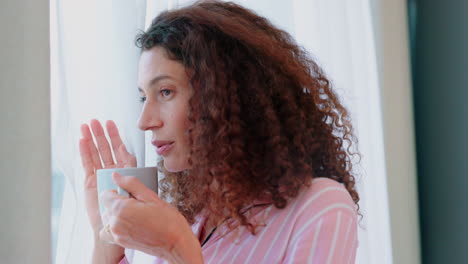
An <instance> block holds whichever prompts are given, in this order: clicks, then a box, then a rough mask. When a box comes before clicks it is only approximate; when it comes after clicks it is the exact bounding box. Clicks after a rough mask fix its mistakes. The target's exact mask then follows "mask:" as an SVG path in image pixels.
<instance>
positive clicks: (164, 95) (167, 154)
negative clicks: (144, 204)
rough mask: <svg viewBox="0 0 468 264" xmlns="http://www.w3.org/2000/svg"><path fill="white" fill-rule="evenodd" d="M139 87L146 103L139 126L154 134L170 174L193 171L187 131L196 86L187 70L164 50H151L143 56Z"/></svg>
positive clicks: (153, 137)
mask: <svg viewBox="0 0 468 264" xmlns="http://www.w3.org/2000/svg"><path fill="white" fill-rule="evenodd" d="M138 85H139V89H138V90H139V91H140V95H141V97H142V100H144V103H143V110H142V112H141V115H140V119H139V120H138V127H139V128H140V129H141V130H143V131H146V130H149V131H151V132H152V134H153V135H152V143H153V145H154V146H155V148H156V152H157V153H158V154H159V155H160V156H162V158H163V159H164V167H165V168H166V169H167V170H168V171H171V172H178V171H183V170H186V169H189V165H188V156H189V151H190V149H189V144H188V136H187V134H186V131H187V129H188V127H189V124H190V123H189V120H188V118H187V117H188V109H189V104H188V102H189V99H190V97H191V96H192V87H191V85H190V82H189V79H188V76H187V74H186V71H185V67H184V66H183V65H182V64H181V63H179V62H177V61H174V60H171V59H169V58H168V56H167V55H166V51H165V50H164V48H161V47H154V48H151V49H150V50H146V51H144V52H143V53H142V54H141V57H140V62H139V72H138Z"/></svg>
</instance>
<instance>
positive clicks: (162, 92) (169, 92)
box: [160, 89, 172, 97]
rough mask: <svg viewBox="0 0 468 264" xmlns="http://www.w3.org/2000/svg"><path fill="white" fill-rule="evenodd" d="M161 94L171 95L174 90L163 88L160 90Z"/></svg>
mask: <svg viewBox="0 0 468 264" xmlns="http://www.w3.org/2000/svg"><path fill="white" fill-rule="evenodd" d="M160 93H161V95H162V96H164V97H168V96H169V95H171V94H172V91H171V90H168V89H162V90H161V91H160Z"/></svg>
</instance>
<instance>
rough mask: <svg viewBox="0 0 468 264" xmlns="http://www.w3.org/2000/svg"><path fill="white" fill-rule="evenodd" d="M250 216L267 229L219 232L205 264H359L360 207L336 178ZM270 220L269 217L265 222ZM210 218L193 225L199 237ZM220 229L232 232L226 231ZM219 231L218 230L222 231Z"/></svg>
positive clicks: (157, 263)
mask: <svg viewBox="0 0 468 264" xmlns="http://www.w3.org/2000/svg"><path fill="white" fill-rule="evenodd" d="M255 205H258V206H256V207H253V208H252V209H251V210H249V211H248V212H247V213H246V216H248V217H249V219H251V221H252V220H253V221H255V222H256V223H262V221H261V220H262V219H265V221H264V223H265V224H266V225H264V226H262V227H261V228H258V229H257V230H258V232H257V234H256V235H255V236H253V235H252V234H251V233H250V232H249V231H248V230H247V229H246V228H245V226H240V227H238V228H236V229H235V231H231V232H229V233H227V234H226V236H224V237H222V236H221V235H220V234H219V233H218V232H214V233H213V234H212V236H211V238H210V239H209V240H208V242H207V243H206V244H204V245H203V247H202V252H203V258H204V260H205V263H242V264H244V263H250V264H262V263H265V264H271V263H319V264H322V263H333V264H335V263H336V264H343V263H345V264H346V263H354V262H355V257H356V250H357V246H358V241H357V213H356V209H355V204H354V202H353V201H352V199H351V196H350V195H349V193H348V191H347V190H346V189H345V188H344V186H343V185H342V184H340V183H338V182H336V181H334V180H332V179H328V178H318V179H314V180H313V181H312V185H311V186H310V187H309V188H307V189H305V188H304V189H302V191H301V192H300V194H299V196H297V197H296V198H295V199H294V200H292V202H290V203H288V205H287V206H286V207H285V208H283V209H278V208H276V207H274V205H272V204H266V205H261V202H258V203H255ZM264 217H265V218H264ZM205 220H206V218H205V217H199V218H197V220H196V222H195V223H194V224H193V225H192V230H193V232H194V234H195V235H196V236H197V237H198V238H200V235H201V231H202V227H203V224H204V223H205ZM218 229H220V230H221V232H225V231H226V230H227V227H226V226H221V227H219V228H218ZM217 231H218V230H217ZM129 259H130V258H127V257H124V258H123V259H122V260H121V262H120V263H119V264H128V263H133V264H148V263H151V264H163V263H167V262H166V261H165V260H163V259H160V258H157V257H150V259H149V260H148V259H147V260H146V261H145V262H144V263H142V262H136V261H135V262H131V261H129Z"/></svg>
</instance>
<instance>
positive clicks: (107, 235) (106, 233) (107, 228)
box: [99, 222, 114, 244]
mask: <svg viewBox="0 0 468 264" xmlns="http://www.w3.org/2000/svg"><path fill="white" fill-rule="evenodd" d="M99 238H100V239H101V240H103V241H107V242H109V243H111V244H114V237H113V236H112V230H111V225H110V223H109V222H107V223H104V226H103V228H102V229H101V231H100V232H99Z"/></svg>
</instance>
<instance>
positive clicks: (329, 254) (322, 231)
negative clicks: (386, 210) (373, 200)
mask: <svg viewBox="0 0 468 264" xmlns="http://www.w3.org/2000/svg"><path fill="white" fill-rule="evenodd" d="M356 250H357V217H356V215H353V214H351V213H350V212H347V211H345V210H340V209H337V210H333V211H329V212H327V213H325V214H324V215H323V216H321V217H320V218H318V219H311V220H310V221H308V222H304V223H302V224H301V225H300V226H299V227H298V230H297V232H296V234H294V235H293V236H292V240H291V243H290V244H289V246H288V250H287V253H286V256H285V258H284V262H283V263H285V264H292V263H329V264H348V263H351V264H352V263H355V258H356Z"/></svg>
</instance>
